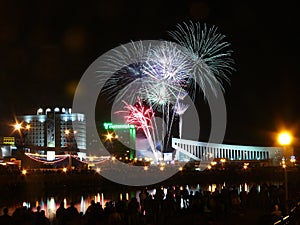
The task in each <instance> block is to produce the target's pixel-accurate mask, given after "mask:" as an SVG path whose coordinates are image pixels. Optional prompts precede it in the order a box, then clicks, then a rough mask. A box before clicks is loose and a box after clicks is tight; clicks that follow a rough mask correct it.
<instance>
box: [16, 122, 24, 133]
mask: <svg viewBox="0 0 300 225" xmlns="http://www.w3.org/2000/svg"><path fill="white" fill-rule="evenodd" d="M14 127H15V130H17V131H19V132H20V130H21V129H22V124H21V123H18V122H17V123H16V124H15V125H14Z"/></svg>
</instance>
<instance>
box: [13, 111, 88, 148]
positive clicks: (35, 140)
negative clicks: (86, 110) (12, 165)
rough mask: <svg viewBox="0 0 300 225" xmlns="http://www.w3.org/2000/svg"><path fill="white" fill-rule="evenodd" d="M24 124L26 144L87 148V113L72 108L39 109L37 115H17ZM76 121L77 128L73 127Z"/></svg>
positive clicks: (22, 131)
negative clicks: (76, 111) (74, 110)
mask: <svg viewBox="0 0 300 225" xmlns="http://www.w3.org/2000/svg"><path fill="white" fill-rule="evenodd" d="M17 119H18V121H19V122H21V124H22V130H21V135H22V137H21V138H22V142H23V143H24V145H25V146H28V147H30V146H32V147H54V148H69V149H79V150H80V151H84V150H86V120H85V115H84V114H81V113H73V112H72V109H71V108H61V109H60V108H55V109H53V110H52V109H50V108H47V109H45V110H44V109H42V108H40V109H38V110H37V114H36V115H23V116H18V117H17ZM75 122H76V125H77V130H74V129H73V123H75Z"/></svg>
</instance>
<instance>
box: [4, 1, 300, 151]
mask: <svg viewBox="0 0 300 225" xmlns="http://www.w3.org/2000/svg"><path fill="white" fill-rule="evenodd" d="M156 3H157V4H158V5H159V6H160V7H156V6H155V2H153V3H152V4H151V5H150V4H148V5H140V7H137V6H136V4H135V3H134V2H131V3H126V4H125V3H124V2H122V1H118V0H116V1H114V2H113V3H111V4H109V3H91V4H90V5H89V4H87V3H79V2H77V3H76V4H72V6H70V5H69V4H67V3H60V2H56V3H55V2H54V3H50V2H49V3H47V6H46V7H45V6H44V5H38V4H33V5H31V6H30V5H26V4H25V3H24V4H23V5H14V4H13V3H6V1H1V4H2V6H3V7H1V8H2V10H3V11H5V12H3V13H2V15H1V17H0V21H1V24H2V25H3V26H2V29H1V30H2V31H1V35H0V36H1V38H0V49H1V59H2V60H1V61H2V63H1V64H2V66H1V69H0V72H1V76H0V77H1V95H2V100H1V101H0V115H1V121H0V122H1V123H0V125H1V127H2V129H1V130H4V131H2V133H0V134H2V135H8V134H7V131H8V130H9V126H8V124H7V122H8V121H9V120H12V119H13V117H14V115H22V114H24V115H25V114H30V113H33V112H34V111H35V109H36V108H39V107H45V106H48V105H49V106H53V107H56V106H58V107H60V106H70V107H71V105H72V98H73V94H74V89H75V88H76V85H77V83H78V81H79V79H80V77H81V75H82V74H83V73H84V71H85V70H86V69H87V67H88V66H89V65H90V64H91V63H92V62H93V61H94V60H95V59H96V58H97V57H98V56H100V55H101V54H103V53H105V52H106V51H108V50H109V49H111V48H114V47H116V46H118V45H119V44H120V43H127V42H129V41H130V40H147V39H158V38H161V37H166V35H167V34H166V30H171V29H173V28H174V27H175V25H176V23H177V22H181V21H188V20H190V19H191V20H194V21H200V22H206V23H208V24H210V25H216V26H217V27H218V28H219V30H220V31H221V32H222V33H223V34H224V35H226V38H227V40H228V41H229V42H230V43H231V44H232V49H233V51H234V54H233V58H234V60H235V68H236V71H235V72H234V73H233V74H232V75H231V76H230V83H231V84H230V85H228V84H225V94H224V96H225V100H226V105H227V130H226V134H225V139H224V142H225V143H236V144H254V145H256V144H257V145H276V143H275V142H274V140H273V135H274V134H275V133H277V132H278V131H279V130H280V129H282V128H284V127H285V128H286V129H289V130H291V131H292V132H293V133H294V136H295V137H296V139H295V140H296V141H295V142H293V144H294V145H298V146H299V143H297V137H298V136H299V135H298V133H299V130H298V129H299V128H298V124H299V122H300V121H299V118H298V115H299V112H300V108H299V106H298V102H297V99H298V96H299V93H298V91H297V84H298V82H299V78H298V77H297V73H298V71H299V69H298V65H297V62H296V55H297V51H298V48H299V47H298V46H297V44H295V43H297V40H298V37H297V36H296V32H297V29H296V27H297V25H298V22H297V18H298V15H297V14H296V7H295V6H293V5H289V3H282V4H281V5H277V4H275V3H274V4H273V5H269V4H267V3H260V2H258V1H256V2H251V3H240V2H238V1H225V2H223V3H217V2H205V1H201V2H196V1H192V2H186V3H182V2H179V1H175V2H172V4H170V3H169V4H168V3H161V4H159V2H156ZM32 6H33V7H32ZM67 9H68V10H67ZM167 9H168V10H167ZM154 10H155V12H157V13H155V14H156V15H155V16H154V15H153V12H154ZM199 99H201V96H200V97H199ZM103 104H104V105H105V104H106V103H103ZM198 104H199V108H200V109H202V112H201V114H202V116H200V119H202V120H201V121H200V122H201V125H203V126H202V127H203V128H204V131H203V139H205V138H206V137H207V134H208V130H209V125H210V124H209V122H207V121H209V110H208V109H207V107H206V106H205V103H203V102H201V101H200V100H199V103H198ZM99 108H101V107H100V106H99ZM102 108H103V107H102ZM106 110H107V111H109V110H108V109H106ZM106 117H107V112H105V113H103V111H102V112H101V111H100V112H99V114H98V115H97V119H98V120H99V121H101V120H103V121H105V120H107V118H106ZM4 126H6V128H5V129H4Z"/></svg>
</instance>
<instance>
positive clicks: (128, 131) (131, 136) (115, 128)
mask: <svg viewBox="0 0 300 225" xmlns="http://www.w3.org/2000/svg"><path fill="white" fill-rule="evenodd" d="M103 126H104V129H105V130H106V131H107V132H108V133H107V134H106V135H105V136H106V140H105V141H109V142H111V139H117V140H118V141H120V142H121V143H122V144H123V145H125V146H127V147H128V148H129V158H130V159H133V158H134V156H135V147H136V127H135V125H133V124H113V123H104V124H103ZM113 132H114V134H115V135H112V133H113Z"/></svg>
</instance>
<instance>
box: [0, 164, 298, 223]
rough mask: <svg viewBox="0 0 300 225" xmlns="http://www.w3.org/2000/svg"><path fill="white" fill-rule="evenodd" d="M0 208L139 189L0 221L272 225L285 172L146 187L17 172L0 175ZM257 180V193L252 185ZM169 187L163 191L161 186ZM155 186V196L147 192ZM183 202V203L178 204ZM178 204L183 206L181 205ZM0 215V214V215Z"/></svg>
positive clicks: (223, 173)
mask: <svg viewBox="0 0 300 225" xmlns="http://www.w3.org/2000/svg"><path fill="white" fill-rule="evenodd" d="M0 177H1V179H0V191H1V193H2V194H1V196H0V207H4V206H8V207H9V205H10V204H11V203H12V201H18V202H20V201H22V198H24V199H28V198H30V197H33V196H34V197H39V196H44V195H50V194H51V195H54V196H57V197H58V199H59V196H65V194H66V193H74V195H76V193H82V192H86V193H89V192H104V193H109V192H124V191H134V190H141V189H143V190H144V191H145V192H144V194H142V195H141V196H140V202H138V201H137V199H135V198H133V199H131V200H130V201H127V202H125V201H115V202H110V203H107V205H105V206H101V205H100V203H93V204H92V203H91V207H89V209H88V210H87V211H86V212H85V214H83V213H81V212H78V211H77V209H76V208H74V207H72V205H69V206H67V208H66V209H61V210H60V211H62V213H59V212H56V219H55V220H53V221H49V219H47V218H46V217H45V216H44V212H43V211H42V210H40V211H39V212H37V211H38V209H36V208H30V209H27V208H25V207H21V208H19V209H17V210H16V211H15V212H14V214H13V215H11V216H12V217H8V218H7V219H8V220H9V223H5V222H4V221H3V220H4V219H3V218H4V217H1V220H2V221H1V220H0V224H1V225H5V224H13V225H22V224H25V225H27V224H30V225H37V224H41V225H43V224H49V223H51V224H54V225H55V224H57V225H69V224H74V225H76V224H78V225H98V224H99V225H106V224H107V225H163V224H174V225H181V224H185V225H199V224H201V225H202V224H226V225H227V224H228V225H230V224H234V225H235V224H238V225H241V224H242V225H248V224H249V225H250V224H251V225H252V224H259V225H260V224H266V225H268V224H274V222H276V221H277V220H279V219H280V218H282V216H285V215H286V201H285V189H284V183H283V181H284V174H283V171H282V169H281V168H252V169H249V170H247V171H241V170H235V169H225V170H216V171H211V170H210V171H204V172H197V171H182V172H179V173H178V174H176V175H174V176H173V177H171V178H169V179H168V180H166V181H164V182H161V183H159V184H155V185H151V186H148V187H129V186H124V185H120V184H115V183H113V182H110V181H108V180H106V179H104V178H103V177H101V175H99V174H98V173H96V172H95V171H92V170H85V171H69V172H67V173H64V172H62V171H50V170H38V171H29V172H28V173H27V174H26V175H22V174H21V173H20V171H4V172H3V171H2V173H0ZM288 178H289V179H288V187H289V193H288V197H289V201H288V202H287V204H288V205H289V209H292V208H293V207H294V206H295V205H296V204H297V202H298V201H299V197H300V195H299V190H300V188H299V187H300V185H299V183H300V182H299V180H300V173H299V170H298V169H297V168H295V169H293V170H290V171H288ZM224 182H226V187H223V189H222V190H220V191H216V192H213V193H211V192H208V191H205V190H204V189H203V190H200V191H199V192H195V193H188V192H186V191H185V189H182V188H181V189H180V186H185V185H187V184H188V185H196V184H200V186H201V187H202V186H205V185H208V184H213V183H215V184H223V183H224ZM244 182H247V183H249V184H251V187H252V188H251V189H250V191H249V192H245V191H242V192H240V193H238V191H237V187H238V185H239V184H242V183H244ZM258 184H260V187H261V189H260V191H258V189H257V185H258ZM162 185H163V186H164V187H168V193H167V194H166V195H164V193H163V192H162V191H161V188H160V187H161V186H162ZM147 188H148V189H154V188H156V194H155V195H154V196H152V195H150V194H149V193H148V192H147ZM181 202H183V204H182V205H180V203H181ZM182 206H183V207H182ZM2 214H3V213H2V212H0V215H2ZM289 224H300V223H299V208H296V210H295V211H294V214H293V216H291V217H290V221H289Z"/></svg>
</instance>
